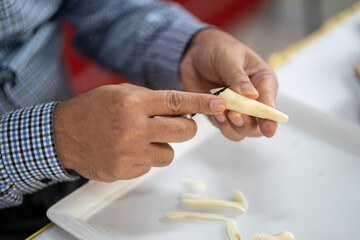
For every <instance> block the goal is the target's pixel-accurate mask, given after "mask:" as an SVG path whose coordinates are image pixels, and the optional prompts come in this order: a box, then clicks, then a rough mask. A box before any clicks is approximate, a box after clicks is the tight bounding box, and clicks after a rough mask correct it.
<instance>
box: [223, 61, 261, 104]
mask: <svg viewBox="0 0 360 240" xmlns="http://www.w3.org/2000/svg"><path fill="white" fill-rule="evenodd" d="M226 68H227V69H225V71H224V74H223V76H222V78H223V80H224V81H225V83H226V85H231V89H232V90H234V91H235V92H238V93H240V94H241V95H243V96H245V97H248V98H252V99H257V98H258V97H259V92H258V91H257V90H256V88H255V87H254V85H253V84H252V82H251V81H250V78H249V76H248V75H247V74H246V72H245V71H244V69H243V68H242V67H240V66H235V67H233V66H230V64H229V65H227V67H226Z"/></svg>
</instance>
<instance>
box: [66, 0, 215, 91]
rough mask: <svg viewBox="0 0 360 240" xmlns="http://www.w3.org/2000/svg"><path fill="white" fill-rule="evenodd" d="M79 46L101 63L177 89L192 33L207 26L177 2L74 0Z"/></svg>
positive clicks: (71, 13)
mask: <svg viewBox="0 0 360 240" xmlns="http://www.w3.org/2000/svg"><path fill="white" fill-rule="evenodd" d="M66 10H67V11H66V13H67V14H66V17H67V18H68V19H69V20H70V21H71V22H72V23H73V24H74V25H75V26H76V27H77V31H78V32H77V35H76V37H75V45H76V46H77V47H78V49H80V51H81V52H82V53H83V54H85V55H87V56H89V57H91V58H94V59H96V60H97V61H98V62H99V63H100V64H101V65H103V66H105V67H107V68H109V69H112V70H114V71H116V72H118V73H121V74H123V75H126V76H128V77H130V78H131V79H132V80H134V81H135V82H137V83H140V84H143V85H146V86H147V87H150V88H155V89H164V88H179V87H180V76H179V63H180V61H181V58H182V55H183V51H184V49H185V47H186V45H187V43H188V42H189V41H190V39H191V38H192V36H193V35H194V34H195V33H196V32H197V31H199V30H200V29H202V28H206V27H208V25H205V24H203V23H201V22H199V21H198V20H196V19H195V18H193V17H192V16H191V15H190V14H189V13H187V12H186V11H185V10H184V9H182V8H181V7H179V6H178V5H175V4H169V3H164V2H157V1H150V0H147V1H144V0H143V1H132V0H126V1H106V2H101V4H100V3H97V2H89V1H86V2H85V1H78V2H76V1H71V3H69V6H67V8H66Z"/></svg>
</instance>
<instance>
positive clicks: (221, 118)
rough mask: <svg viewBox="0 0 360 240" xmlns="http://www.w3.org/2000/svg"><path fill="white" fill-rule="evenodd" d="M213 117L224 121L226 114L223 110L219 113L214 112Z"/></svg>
mask: <svg viewBox="0 0 360 240" xmlns="http://www.w3.org/2000/svg"><path fill="white" fill-rule="evenodd" d="M214 116H215V119H216V121H218V122H225V121H226V114H225V112H222V113H219V114H215V115H214Z"/></svg>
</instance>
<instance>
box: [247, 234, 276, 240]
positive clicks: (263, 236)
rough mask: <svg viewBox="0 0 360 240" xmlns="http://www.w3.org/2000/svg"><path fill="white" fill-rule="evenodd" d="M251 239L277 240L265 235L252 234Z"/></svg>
mask: <svg viewBox="0 0 360 240" xmlns="http://www.w3.org/2000/svg"><path fill="white" fill-rule="evenodd" d="M252 237H253V238H254V239H255V240H279V239H277V238H276V237H273V236H271V235H268V234H265V233H254V234H253V235H252Z"/></svg>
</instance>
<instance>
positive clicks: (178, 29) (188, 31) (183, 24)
mask: <svg viewBox="0 0 360 240" xmlns="http://www.w3.org/2000/svg"><path fill="white" fill-rule="evenodd" d="M206 28H214V26H211V25H208V24H205V23H202V22H200V21H198V20H197V19H195V18H189V17H186V18H185V19H184V20H178V21H174V22H172V24H171V25H170V26H168V28H167V30H165V31H163V32H162V34H161V37H158V38H157V39H156V41H155V43H154V44H153V46H154V47H152V48H150V49H149V51H148V52H147V54H146V59H145V61H146V62H147V69H146V72H147V73H148V74H147V76H146V77H147V82H150V83H151V87H152V88H154V89H183V87H182V84H181V79H180V69H179V68H180V63H181V60H182V57H183V54H184V52H185V50H186V48H187V46H188V44H189V42H190V41H191V39H192V38H193V37H194V36H195V34H196V33H198V32H199V31H201V30H203V29H206Z"/></svg>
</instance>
